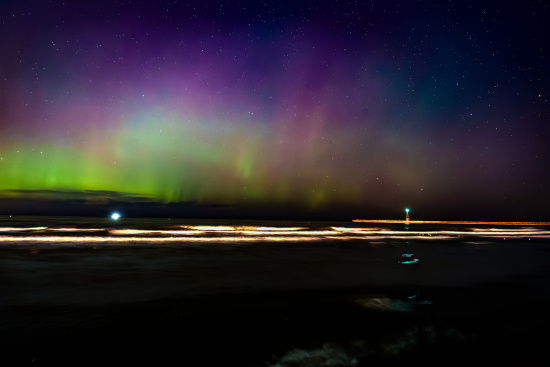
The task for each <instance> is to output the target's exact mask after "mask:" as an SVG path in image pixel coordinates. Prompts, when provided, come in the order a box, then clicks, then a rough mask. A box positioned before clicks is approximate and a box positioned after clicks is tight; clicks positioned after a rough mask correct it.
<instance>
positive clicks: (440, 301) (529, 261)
mask: <svg viewBox="0 0 550 367" xmlns="http://www.w3.org/2000/svg"><path fill="white" fill-rule="evenodd" d="M5 228H8V227H7V226H6V227H5ZM390 229H391V228H390ZM398 230H399V231H402V229H401V228H398ZM432 230H433V228H432V229H429V231H431V232H429V231H428V229H422V228H415V231H416V232H418V233H417V235H418V234H421V235H422V236H417V237H410V238H408V237H406V238H403V234H402V233H401V232H400V233H397V232H395V233H397V234H392V233H394V232H391V233H389V234H385V235H384V236H383V237H382V238H378V239H377V240H372V239H368V238H367V237H357V238H352V239H346V240H342V241H339V240H338V239H336V240H334V239H331V240H330V241H325V240H323V239H319V240H316V241H314V242H311V241H310V242H292V243H285V242H278V243H271V242H269V241H267V242H265V241H264V242H262V243H248V242H246V243H236V242H235V243H221V244H206V245H199V246H196V245H194V244H189V243H186V244H184V245H181V244H179V243H172V244H170V245H166V246H164V245H159V244H156V243H151V244H140V245H136V244H120V245H118V244H117V245H111V244H104V245H102V244H94V245H93V246H92V245H74V244H73V243H72V242H71V243H68V245H67V246H65V247H63V246H58V245H57V244H56V245H51V244H33V243H29V244H25V245H21V244H19V243H18V242H17V238H22V237H17V238H16V237H15V236H30V235H31V234H16V235H14V237H13V240H11V242H9V241H5V243H8V245H4V246H3V247H2V248H0V301H1V302H0V338H1V339H0V365H1V366H63V365H71V366H92V365H93V366H96V365H102V366H107V365H109V366H115V365H116V366H126V365H137V364H143V363H149V364H153V365H178V366H219V365H237V366H290V367H293V366H372V365H380V366H382V365H383V366H387V365H402V364H403V363H407V364H408V363H417V362H418V363H421V364H422V365H424V366H425V365H430V366H436V365H437V366H441V365H443V366H449V365H464V364H467V363H468V364H469V363H475V364H476V365H483V364H487V365H521V366H526V365H540V366H546V365H547V364H548V356H547V350H548V347H549V345H550V336H549V335H550V334H549V333H550V317H549V316H548V310H550V308H549V307H550V270H549V268H548V266H547V264H548V260H550V249H549V248H548V245H549V243H548V239H547V238H546V237H545V236H546V234H544V233H542V232H537V234H535V235H537V236H538V237H537V238H523V237H522V236H524V235H517V236H516V237H515V238H514V240H513V241H510V240H509V238H507V239H504V238H502V240H501V241H499V240H497V239H496V238H490V239H487V238H476V236H478V235H477V234H475V235H469V236H470V237H468V238H466V239H465V238H464V236H465V235H463V234H461V235H460V236H461V237H460V238H458V236H457V238H451V237H449V236H450V235H449V234H448V233H451V232H449V231H448V230H447V229H446V231H447V232H446V233H447V234H446V236H447V237H445V238H447V239H441V238H443V237H441V238H440V239H436V240H424V237H423V235H426V236H425V237H428V234H429V236H430V238H433V237H436V235H437V233H435V232H433V231H432ZM6 231H8V230H6ZM33 231H35V232H36V230H33ZM41 231H43V232H44V230H41ZM422 231H425V232H422ZM16 232H17V231H16ZM35 232H33V233H32V235H33V236H34V235H36V233H35ZM474 232H475V231H474ZM17 233H19V232H17ZM48 233H49V232H48ZM48 233H46V232H44V236H47V235H49V234H48ZM461 233H462V232H461ZM476 233H477V232H476ZM502 233H505V232H502ZM526 233H527V232H526ZM528 233H529V236H532V235H533V234H532V233H531V232H529V231H528ZM56 235H57V234H56ZM225 235H226V234H224V236H225ZM317 235H318V234H315V236H317ZM506 235H507V236H514V233H508V234H506ZM101 236H104V234H101ZM208 236H218V234H208ZM8 240H9V239H8Z"/></svg>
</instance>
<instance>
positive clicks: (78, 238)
mask: <svg viewBox="0 0 550 367" xmlns="http://www.w3.org/2000/svg"><path fill="white" fill-rule="evenodd" d="M94 232H97V234H95V233H94ZM0 233H2V234H3V235H2V236H0V244H2V243H3V244H23V243H33V242H34V243H48V244H55V243H64V244H67V243H81V244H84V243H121V244H129V243H178V242H179V243H193V242H194V243H251V242H278V243H281V242H289V243H296V242H314V241H317V242H323V241H333V242H334V241H367V242H369V243H373V244H374V243H375V242H376V241H388V240H420V241H442V240H453V239H454V240H461V241H464V242H468V240H470V242H471V240H472V239H475V238H492V239H503V240H505V239H529V240H530V239H548V238H550V230H548V229H546V228H533V227H526V228H513V229H510V228H464V229H450V230H449V229H441V230H434V229H430V230H421V229H411V230H402V229H390V228H378V227H375V228H373V227H366V228H357V227H323V228H315V227H266V226H226V225H220V226H204V225H197V226H171V227H158V228H154V229H132V228H72V227H62V228H55V227H38V226H37V227H0ZM73 233H74V234H73ZM79 233H89V235H78V234H79ZM477 243H480V242H477ZM402 263H405V261H403V262H402Z"/></svg>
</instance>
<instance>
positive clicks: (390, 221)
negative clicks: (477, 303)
mask: <svg viewBox="0 0 550 367" xmlns="http://www.w3.org/2000/svg"><path fill="white" fill-rule="evenodd" d="M353 222H360V223H406V224H500V225H519V226H525V225H530V226H550V222H486V221H470V220H450V221H447V220H395V219H354V220H353Z"/></svg>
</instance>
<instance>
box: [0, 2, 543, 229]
mask: <svg viewBox="0 0 550 367" xmlns="http://www.w3.org/2000/svg"><path fill="white" fill-rule="evenodd" d="M549 14H550V9H549V5H548V2H547V1H545V0H541V1H530V0H525V1H513V2H512V1H480V0H476V1H450V0H449V1H447V0H444V1H443V0H438V1H412V0H411V1H383V0H374V1H364V2H361V1H231V2H214V1H164V0H156V1H149V2H147V1H114V0H109V1H107V0H95V1H70V0H65V1H58V0H52V1H46V0H43V1H42V0H41V1H25V0H20V1H17V0H13V1H6V0H4V1H2V2H1V3H0V214H12V213H14V214H24V213H26V214H74V215H76V214H82V215H103V213H105V212H106V211H107V212H108V211H110V210H114V209H117V210H121V211H123V212H124V213H125V215H132V216H184V217H185V216H197V217H201V216H202V217H235V218H237V217H242V218H271V217H273V218H289V219H291V218H298V217H299V218H313V219H315V218H326V219H353V218H356V217H360V218H367V219H379V218H401V217H403V216H404V211H403V209H404V208H405V207H410V208H411V219H463V220H467V219H487V220H550V214H549V213H550V208H548V206H549V204H550V154H549V152H550V148H549V145H550V140H549V137H550V104H549V101H548V99H549V97H550V79H549V63H550V52H549V49H550V46H549V45H550V39H549V34H550V16H549Z"/></svg>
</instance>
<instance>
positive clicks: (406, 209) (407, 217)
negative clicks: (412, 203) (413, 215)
mask: <svg viewBox="0 0 550 367" xmlns="http://www.w3.org/2000/svg"><path fill="white" fill-rule="evenodd" d="M405 213H407V216H406V217H405V221H406V222H408V221H409V208H405Z"/></svg>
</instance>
